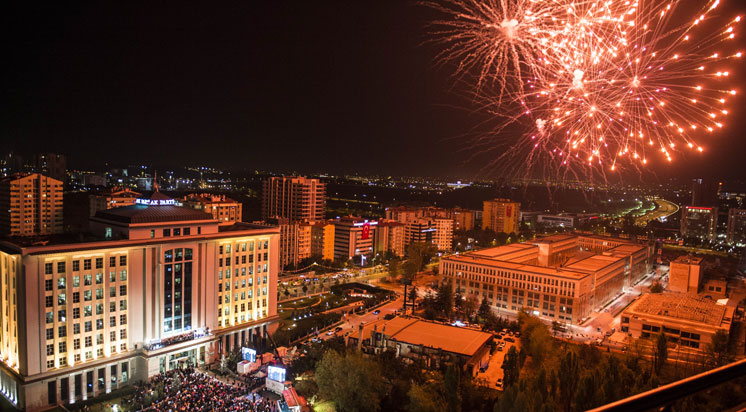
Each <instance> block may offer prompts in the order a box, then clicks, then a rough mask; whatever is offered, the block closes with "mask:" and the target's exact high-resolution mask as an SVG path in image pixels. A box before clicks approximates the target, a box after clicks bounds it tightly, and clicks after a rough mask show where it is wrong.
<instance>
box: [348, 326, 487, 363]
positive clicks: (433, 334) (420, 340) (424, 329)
mask: <svg viewBox="0 0 746 412" xmlns="http://www.w3.org/2000/svg"><path fill="white" fill-rule="evenodd" d="M374 326H375V327H376V328H377V331H378V332H384V334H385V335H386V336H388V338H389V339H393V340H396V341H399V342H403V343H408V344H411V345H422V346H425V347H429V348H436V349H442V350H444V351H446V352H451V353H458V354H461V355H466V356H473V355H474V354H475V353H476V352H477V350H479V348H481V347H482V346H483V345H484V344H485V343H487V341H489V340H490V339H491V338H492V335H491V334H489V333H485V332H481V331H478V330H473V329H467V328H459V327H456V326H450V325H443V324H440V323H435V322H428V321H424V320H420V319H407V318H400V317H396V318H394V319H391V320H389V321H386V320H379V321H375V322H372V323H370V324H368V325H366V326H365V329H364V330H363V336H365V335H366V334H368V333H370V331H371V330H373V329H372V328H373V327H374ZM384 328H385V329H384ZM359 336H360V333H359V331H355V332H353V333H352V334H351V335H350V337H351V338H358V337H359Z"/></svg>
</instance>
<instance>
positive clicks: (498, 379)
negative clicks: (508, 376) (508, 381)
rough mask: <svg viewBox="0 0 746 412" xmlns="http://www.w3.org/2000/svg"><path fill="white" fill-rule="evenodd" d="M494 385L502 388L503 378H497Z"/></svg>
mask: <svg viewBox="0 0 746 412" xmlns="http://www.w3.org/2000/svg"><path fill="white" fill-rule="evenodd" d="M495 386H497V387H498V388H500V389H502V388H503V380H502V378H497V382H495Z"/></svg>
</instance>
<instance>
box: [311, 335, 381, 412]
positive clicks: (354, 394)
mask: <svg viewBox="0 0 746 412" xmlns="http://www.w3.org/2000/svg"><path fill="white" fill-rule="evenodd" d="M316 384H317V385H318V387H319V395H320V396H321V398H323V399H328V400H331V401H333V402H334V406H335V407H336V409H337V410H339V411H350V412H376V411H378V410H379V409H380V407H381V399H382V398H383V397H384V396H385V395H386V394H385V389H386V387H385V386H384V382H383V375H382V372H381V366H380V365H379V364H378V363H377V362H375V361H372V360H369V359H365V358H363V357H362V356H361V355H359V354H357V353H347V354H345V355H341V354H339V353H338V352H336V351H333V350H331V351H328V352H327V353H325V354H324V357H323V358H321V361H320V362H319V363H318V365H317V367H316Z"/></svg>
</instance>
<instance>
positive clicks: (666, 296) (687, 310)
mask: <svg viewBox="0 0 746 412" xmlns="http://www.w3.org/2000/svg"><path fill="white" fill-rule="evenodd" d="M734 309H735V307H734V306H726V305H721V304H718V303H717V301H714V300H712V299H707V298H704V297H700V296H696V295H690V294H685V293H646V294H644V295H642V296H641V297H640V298H639V299H637V300H635V301H634V302H632V304H631V305H630V306H629V307H628V308H626V309H624V311H623V312H622V316H621V330H622V332H626V333H629V334H630V336H632V337H634V338H654V337H655V335H657V334H659V333H661V332H663V333H664V334H665V335H666V337H667V338H668V340H669V341H670V342H672V343H675V344H677V345H680V346H682V347H686V348H694V349H699V350H702V351H704V350H705V349H706V348H707V345H708V344H709V343H711V342H712V337H713V336H714V335H715V334H716V333H717V332H718V331H720V330H722V331H725V332H726V333H730V328H731V324H732V323H731V322H732V320H733V312H734Z"/></svg>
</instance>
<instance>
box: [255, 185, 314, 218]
mask: <svg viewBox="0 0 746 412" xmlns="http://www.w3.org/2000/svg"><path fill="white" fill-rule="evenodd" d="M325 208H326V184H325V183H323V182H321V181H320V180H319V179H309V178H306V177H298V176H283V177H270V178H269V179H267V180H265V181H264V185H263V196H262V219H264V220H267V219H270V218H286V219H288V220H289V221H291V222H297V221H309V222H315V221H319V220H323V219H324V211H325Z"/></svg>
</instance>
